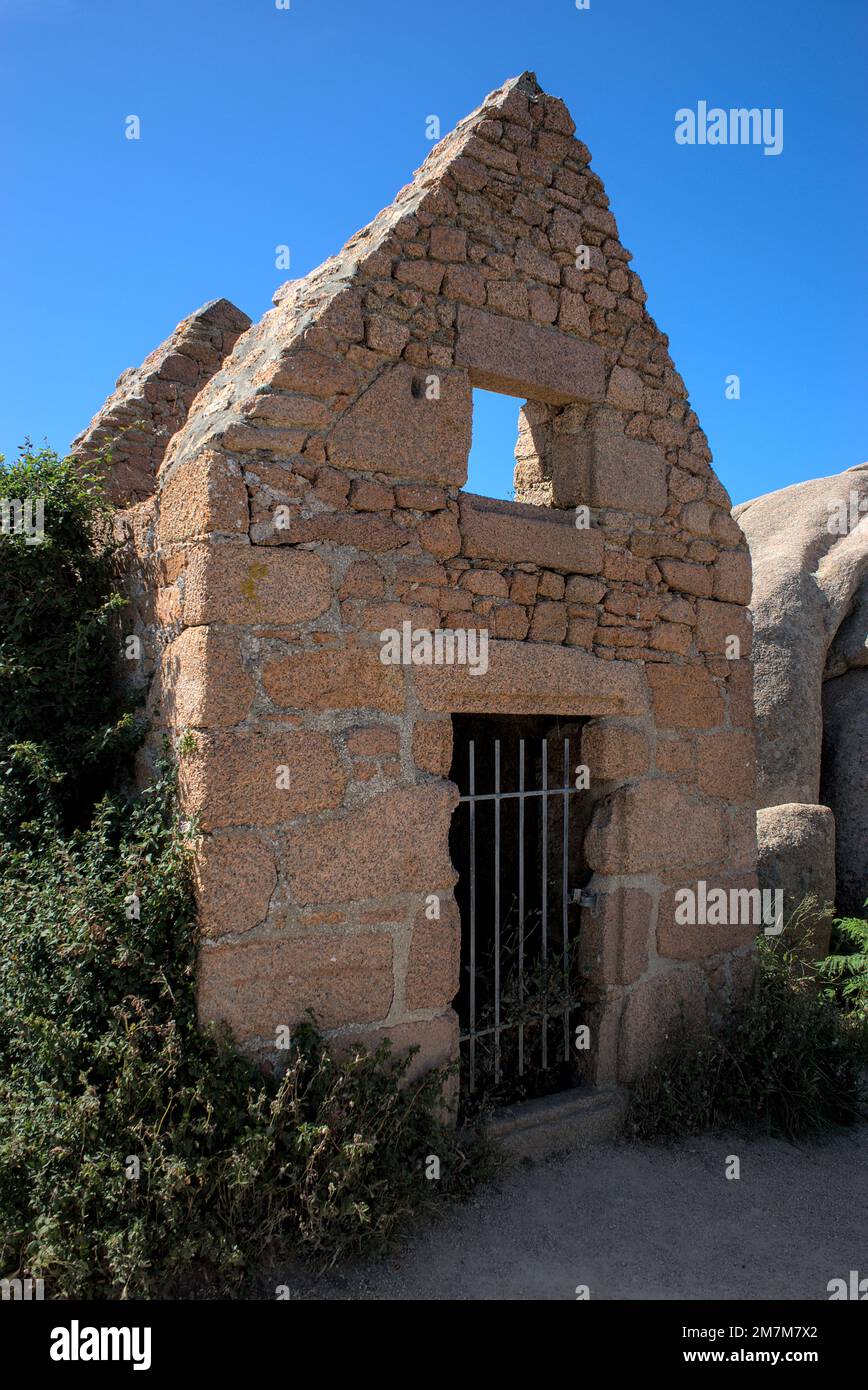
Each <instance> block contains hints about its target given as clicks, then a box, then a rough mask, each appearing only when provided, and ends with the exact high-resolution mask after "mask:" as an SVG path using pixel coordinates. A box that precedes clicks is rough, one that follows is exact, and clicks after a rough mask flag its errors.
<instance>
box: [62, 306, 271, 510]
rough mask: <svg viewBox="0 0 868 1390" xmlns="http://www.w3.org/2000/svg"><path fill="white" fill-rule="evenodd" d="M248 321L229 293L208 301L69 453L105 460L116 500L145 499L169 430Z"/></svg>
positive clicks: (123, 382) (121, 381)
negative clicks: (225, 296)
mask: <svg viewBox="0 0 868 1390" xmlns="http://www.w3.org/2000/svg"><path fill="white" fill-rule="evenodd" d="M250 322H251V321H250V319H249V318H248V316H247V314H245V313H243V312H242V310H241V309H238V308H236V306H235V305H234V304H232V303H231V302H230V301H229V300H228V299H223V298H221V299H211V300H209V301H208V303H207V304H203V305H202V307H201V308H200V309H197V310H196V311H195V312H194V313H192V314H188V315H187V317H186V318H184V319H182V320H181V322H180V323H179V324H178V325H177V326H176V327H175V329H174V330H173V331H172V332H171V333H170V334H169V336H168V337H167V338H166V339H165V340H164V341H163V342H162V343H160V344H159V346H158V347H156V348H154V349H153V351H152V352H150V353H148V356H147V357H146V358H145V360H144V361H143V362H142V364H141V365H140V366H139V367H128V368H127V369H126V371H123V372H121V374H120V376H119V377H118V379H117V381H116V383H115V389H114V391H113V392H112V394H111V395H110V396H109V398H108V400H106V401H105V403H104V404H103V405H102V406H101V407H100V409H99V410H98V411H97V412H96V414H95V415H94V417H93V419H92V420H91V421H90V424H89V425H88V426H87V427H86V428H85V429H83V430H82V431H81V433H80V434H78V435H76V437H75V439H73V441H72V443H71V444H70V446H69V452H70V453H71V454H72V455H73V456H75V457H76V458H78V459H80V460H81V461H82V462H85V463H93V462H97V461H100V460H101V459H103V458H104V457H106V456H108V457H109V458H110V465H109V468H108V476H107V479H106V485H107V490H108V494H109V496H110V498H111V500H112V501H113V502H115V503H116V504H117V505H121V506H123V505H126V504H128V503H136V502H141V501H144V500H146V499H147V498H148V497H150V496H151V495H152V493H153V491H154V486H155V481H156V476H157V472H158V471H159V468H160V464H161V463H162V460H163V456H164V454H165V451H166V449H167V448H168V445H169V443H170V441H171V439H172V438H173V436H174V435H175V434H176V433H177V432H178V430H179V429H181V428H182V427H183V425H184V423H185V422H186V419H187V416H188V414H189V411H190V407H191V406H192V404H193V401H194V400H195V398H196V396H197V395H198V393H199V392H200V391H201V389H202V387H203V386H204V385H205V384H206V382H207V381H208V380H210V378H211V377H212V376H213V375H214V373H215V372H216V371H217V370H218V369H219V367H220V366H221V364H222V363H223V361H224V360H225V358H226V357H227V356H228V354H229V353H230V352H231V350H232V348H233V347H234V346H235V343H236V341H237V339H238V337H239V336H240V335H241V334H242V333H244V332H245V331H246V330H247V329H248V328H249V327H250Z"/></svg>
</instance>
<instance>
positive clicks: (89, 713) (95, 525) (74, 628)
mask: <svg viewBox="0 0 868 1390" xmlns="http://www.w3.org/2000/svg"><path fill="white" fill-rule="evenodd" d="M0 499H6V500H7V502H8V500H9V499H16V500H17V501H18V502H21V503H23V502H26V501H30V502H31V504H35V503H36V502H37V501H41V503H42V506H43V508H44V518H45V521H44V525H45V535H44V539H43V540H42V541H41V542H40V543H38V544H31V543H28V540H27V537H26V536H25V535H24V534H16V533H15V531H14V530H13V529H12V527H11V518H10V519H6V524H5V525H4V526H3V527H2V529H0V613H2V615H3V616H2V623H0V829H2V831H3V832H4V833H5V834H6V836H7V838H17V836H18V833H19V831H18V827H19V826H20V825H21V823H22V822H27V821H29V820H30V819H31V818H32V817H34V816H37V815H39V814H40V813H41V812H43V811H45V810H46V809H47V808H49V807H51V808H53V809H55V810H56V812H57V814H58V815H60V816H61V817H63V819H64V820H65V821H66V822H67V824H70V825H71V824H73V823H75V824H79V825H81V824H85V823H86V821H87V818H88V816H89V814H90V810H91V808H92V806H93V805H94V803H95V802H96V800H97V799H98V798H99V796H100V795H101V794H102V792H103V790H104V789H105V787H106V786H107V784H108V782H109V780H110V779H111V778H112V777H113V776H115V775H116V774H117V772H118V770H119V767H120V766H121V765H122V763H123V760H124V759H125V758H126V756H127V755H128V753H129V751H130V749H131V747H132V746H134V744H135V741H136V738H137V733H136V728H135V724H134V721H133V719H132V715H131V713H130V711H129V710H128V709H127V708H126V705H125V703H124V701H123V699H122V697H121V696H120V695H119V693H118V689H117V684H116V682H115V681H113V679H112V672H113V669H114V668H115V666H116V664H117V659H118V654H119V653H118V647H119V639H118V632H117V627H116V622H115V616H116V614H117V613H118V610H119V609H120V608H121V607H122V606H123V603H124V600H123V598H122V597H121V595H120V594H119V592H118V591H117V586H116V584H115V582H114V567H115V548H114V546H113V545H112V544H111V543H110V542H109V541H108V539H107V537H108V534H109V531H110V526H109V519H110V509H109V506H108V503H107V502H106V501H105V500H104V498H103V496H102V493H101V490H100V484H99V481H98V478H97V476H96V474H89V473H85V472H83V471H82V470H81V468H80V467H79V466H77V465H76V464H75V463H74V462H73V461H72V460H70V459H62V458H59V457H58V456H57V454H55V453H53V452H52V450H50V449H38V450H33V449H31V448H29V447H28V448H26V449H25V450H24V451H23V452H22V453H21V456H20V457H19V458H18V459H17V460H16V462H15V463H14V464H11V465H7V464H5V463H4V461H3V458H2V456H0ZM6 517H7V518H8V509H7V512H6Z"/></svg>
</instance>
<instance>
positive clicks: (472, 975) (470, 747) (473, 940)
mask: <svg viewBox="0 0 868 1390" xmlns="http://www.w3.org/2000/svg"><path fill="white" fill-rule="evenodd" d="M467 753H468V762H469V768H468V771H469V778H470V783H469V792H470V797H469V800H468V802H467V805H468V807H469V809H470V1090H471V1091H473V1090H475V1089H476V801H475V795H476V775H475V766H474V755H475V749H474V744H473V739H470V741H469V743H468V745H467Z"/></svg>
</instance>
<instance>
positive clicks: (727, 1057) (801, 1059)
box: [627, 937, 861, 1140]
mask: <svg viewBox="0 0 868 1390" xmlns="http://www.w3.org/2000/svg"><path fill="white" fill-rule="evenodd" d="M860 1067H861V1055H860V1042H859V1039H858V1038H857V1037H856V1036H855V1034H854V1033H853V1031H852V1030H851V1029H849V1028H848V1026H847V1023H846V1020H845V1019H844V1018H843V1017H842V1015H841V1013H840V1010H839V1009H838V1008H837V1007H836V1006H835V1004H834V1003H833V1001H832V1000H831V999H829V998H827V997H826V996H824V995H823V994H822V993H819V992H818V990H817V987H816V980H815V978H814V976H813V973H812V972H811V971H810V970H809V969H807V968H806V967H805V966H804V965H803V963H802V962H801V961H800V960H799V958H798V957H797V956H796V955H795V954H794V953H793V952H792V951H791V950H787V949H784V948H782V947H781V946H779V945H775V944H773V943H771V942H769V941H767V940H766V939H764V938H762V937H761V938H760V939H759V941H758V943H757V973H756V978H755V982H754V989H753V993H752V995H751V997H750V998H749V1000H748V1001H747V1002H746V1003H745V1005H744V1006H743V1007H742V1008H740V1009H738V1010H736V1011H734V1012H733V1013H732V1014H731V1015H730V1016H729V1018H728V1019H727V1020H726V1021H725V1022H724V1023H723V1025H722V1026H721V1027H720V1029H719V1030H718V1031H716V1032H714V1033H709V1034H708V1035H707V1036H706V1037H704V1038H702V1039H699V1040H697V1039H696V1038H695V1037H694V1036H691V1035H690V1034H689V1033H688V1032H687V1031H686V1030H684V1029H680V1030H677V1031H676V1033H675V1034H674V1035H673V1037H672V1039H671V1040H670V1045H669V1046H668V1048H667V1049H665V1050H664V1052H663V1054H662V1055H661V1057H660V1059H659V1060H658V1062H657V1063H656V1065H654V1066H652V1067H651V1068H650V1069H649V1071H648V1073H647V1074H646V1076H645V1077H644V1078H643V1079H642V1081H641V1082H640V1083H639V1085H638V1086H637V1087H636V1089H635V1091H634V1094H633V1098H632V1102H631V1106H630V1110H629V1114H628V1119H627V1132H628V1133H629V1134H630V1135H631V1136H632V1137H634V1138H637V1139H658V1140H659V1139H664V1140H665V1139H673V1138H677V1137H679V1136H682V1135H686V1134H698V1133H700V1132H702V1131H703V1130H707V1129H722V1128H727V1129H736V1130H739V1131H741V1132H744V1133H759V1134H775V1135H781V1136H784V1137H786V1138H788V1139H796V1138H799V1137H800V1136H804V1135H807V1134H811V1133H817V1132H819V1131H820V1130H823V1129H825V1128H827V1127H829V1126H831V1125H836V1124H849V1123H851V1122H852V1121H854V1120H855V1119H856V1118H857V1116H858V1114H859V1109H860Z"/></svg>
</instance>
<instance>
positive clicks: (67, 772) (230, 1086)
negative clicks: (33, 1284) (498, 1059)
mask: <svg viewBox="0 0 868 1390" xmlns="http://www.w3.org/2000/svg"><path fill="white" fill-rule="evenodd" d="M35 496H41V497H43V498H44V499H45V528H46V533H47V534H46V539H45V540H44V541H43V542H42V543H41V544H38V545H31V546H27V545H26V544H25V541H24V538H23V537H21V536H10V535H8V534H7V535H3V536H0V607H2V610H3V614H4V625H3V629H2V632H0V778H2V787H0V1275H4V1276H12V1275H14V1274H16V1273H22V1272H26V1273H28V1274H30V1275H31V1276H34V1277H40V1278H44V1279H45V1281H46V1287H47V1291H48V1292H49V1294H50V1295H51V1296H132V1295H147V1294H149V1293H155V1292H166V1291H169V1290H171V1289H172V1288H176V1287H178V1286H179V1285H181V1286H183V1285H184V1284H185V1283H186V1282H187V1280H188V1279H189V1277H190V1276H191V1275H192V1274H198V1275H203V1274H204V1275H207V1277H208V1280H209V1283H210V1284H211V1286H212V1287H216V1288H219V1289H225V1290H231V1289H232V1288H234V1287H235V1286H236V1285H237V1282H238V1281H239V1280H241V1279H243V1277H244V1273H245V1271H246V1270H248V1269H249V1268H250V1267H251V1264H252V1263H253V1262H254V1261H256V1260H259V1259H262V1258H263V1257H264V1256H265V1255H266V1252H267V1253H268V1255H269V1257H274V1256H276V1255H277V1254H279V1253H280V1252H281V1251H284V1252H290V1251H292V1252H300V1253H303V1254H307V1255H309V1256H310V1257H312V1258H314V1259H315V1260H317V1261H320V1262H328V1261H331V1260H334V1259H336V1258H338V1257H339V1256H341V1255H343V1254H347V1253H351V1252H356V1251H361V1250H371V1249H376V1248H378V1247H381V1246H383V1245H385V1244H387V1243H388V1242H389V1241H390V1240H391V1239H392V1238H393V1237H394V1236H395V1234H396V1233H397V1232H398V1230H399V1229H400V1228H401V1226H402V1225H403V1224H404V1223H405V1221H406V1220H407V1219H408V1218H409V1217H410V1216H411V1215H419V1214H420V1213H423V1212H427V1211H429V1210H436V1209H438V1208H439V1207H440V1206H441V1205H442V1202H443V1201H444V1199H446V1198H448V1197H450V1196H454V1195H458V1194H461V1193H462V1192H463V1191H464V1190H465V1189H466V1188H467V1187H468V1186H469V1185H470V1183H471V1182H472V1181H474V1180H475V1178H476V1177H477V1176H478V1175H479V1173H480V1172H481V1171H482V1169H483V1167H484V1165H483V1164H481V1163H480V1162H478V1161H477V1157H482V1156H483V1154H484V1151H483V1150H482V1149H481V1148H480V1149H479V1150H478V1153H477V1151H476V1150H474V1152H473V1154H472V1155H470V1154H468V1153H465V1150H464V1148H463V1141H462V1139H461V1138H460V1136H459V1135H458V1134H457V1133H456V1131H455V1130H453V1129H450V1128H449V1127H447V1126H445V1125H444V1124H443V1122H442V1115H443V1092H444V1086H445V1084H446V1083H447V1081H448V1080H449V1078H448V1077H447V1074H446V1073H445V1072H444V1071H442V1070H441V1071H436V1072H431V1073H428V1074H427V1075H426V1076H425V1077H423V1078H421V1079H418V1080H413V1081H411V1080H410V1079H409V1077H408V1074H407V1073H408V1066H409V1061H408V1060H407V1059H405V1060H401V1061H399V1060H396V1059H394V1058H393V1057H392V1056H391V1055H390V1052H389V1048H388V1045H386V1044H383V1045H382V1046H381V1047H379V1048H378V1049H377V1050H376V1051H375V1052H372V1053H370V1054H366V1053H365V1052H363V1051H361V1050H359V1051H358V1052H354V1053H352V1054H351V1055H349V1056H348V1057H342V1058H337V1057H335V1056H334V1055H333V1054H332V1052H331V1051H330V1050H329V1048H328V1046H327V1045H326V1044H325V1042H324V1041H323V1039H322V1038H321V1037H320V1036H319V1034H318V1033H317V1030H316V1027H315V1024H314V1021H313V1020H310V1021H309V1022H307V1023H305V1024H304V1025H303V1026H301V1027H299V1028H298V1029H297V1030H296V1034H295V1037H294V1038H293V1040H292V1046H291V1047H290V1048H289V1049H288V1051H287V1054H286V1066H285V1069H284V1070H283V1072H282V1074H281V1076H280V1077H276V1076H274V1077H272V1076H266V1075H265V1074H263V1072H261V1071H260V1070H259V1069H258V1068H256V1067H255V1066H254V1065H253V1064H252V1063H251V1062H249V1061H247V1060H245V1059H243V1058H242V1057H240V1056H238V1055H237V1054H236V1052H235V1051H234V1050H233V1048H232V1046H231V1045H230V1043H229V1041H228V1040H227V1039H225V1038H223V1037H221V1036H219V1035H217V1034H216V1033H213V1032H210V1033H208V1032H203V1031H202V1030H201V1029H200V1028H199V1027H198V1024H197V1020H196V1009H195V966H196V958H197V941H196V931H195V924H194V904H193V896H192V891H191V875H190V855H191V848H192V835H193V833H194V832H193V830H192V829H191V828H189V827H185V825H184V823H183V822H182V821H181V820H180V818H179V813H178V809H177V804H176V793H175V780H174V775H173V772H172V770H171V768H170V767H169V765H168V764H167V765H165V766H164V767H163V769H162V771H161V775H160V777H159V779H158V780H157V781H156V782H155V783H154V784H153V785H152V786H151V787H150V788H149V789H148V790H147V791H146V792H145V793H144V794H142V795H141V796H139V797H138V798H136V799H135V800H128V799H126V798H125V797H123V796H122V795H120V794H119V793H117V792H111V791H106V786H107V784H108V783H109V782H110V781H111V779H112V778H113V777H114V776H116V774H117V772H118V770H119V769H120V768H121V767H122V766H123V759H124V757H125V756H126V753H127V752H128V750H129V748H130V747H131V746H132V744H133V742H134V740H135V730H134V727H133V725H132V720H131V718H130V716H129V713H125V712H124V710H123V706H122V704H121V702H120V701H119V699H118V697H117V696H116V695H115V694H114V693H113V689H112V686H113V682H112V672H113V668H114V663H115V657H116V644H117V637H116V635H115V636H113V632H112V618H113V614H114V613H115V612H116V610H117V609H118V607H119V605H120V603H121V602H122V600H121V599H120V598H119V597H118V595H117V593H116V589H115V584H114V580H113V564H114V555H113V551H112V547H111V546H110V545H108V544H106V542H105V537H106V535H107V531H108V527H107V518H108V514H107V510H106V507H105V504H104V502H103V501H102V500H101V498H100V494H99V491H98V488H97V487H96V485H95V480H92V479H91V480H88V479H84V480H83V479H82V478H81V477H80V475H79V474H78V472H77V470H76V468H75V467H74V466H73V465H72V464H71V463H70V462H69V461H65V460H61V459H58V458H57V457H56V455H54V454H52V453H51V452H50V451H48V450H42V451H40V452H37V453H32V452H29V453H27V454H25V455H24V456H23V457H22V459H21V460H20V461H19V463H18V464H16V465H15V467H13V468H11V469H6V470H4V471H3V473H2V475H0V497H16V498H26V497H35ZM430 1155H436V1156H437V1157H438V1158H439V1160H440V1179H439V1181H432V1180H429V1178H428V1177H427V1176H426V1160H427V1159H428V1157H429V1156H430Z"/></svg>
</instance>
